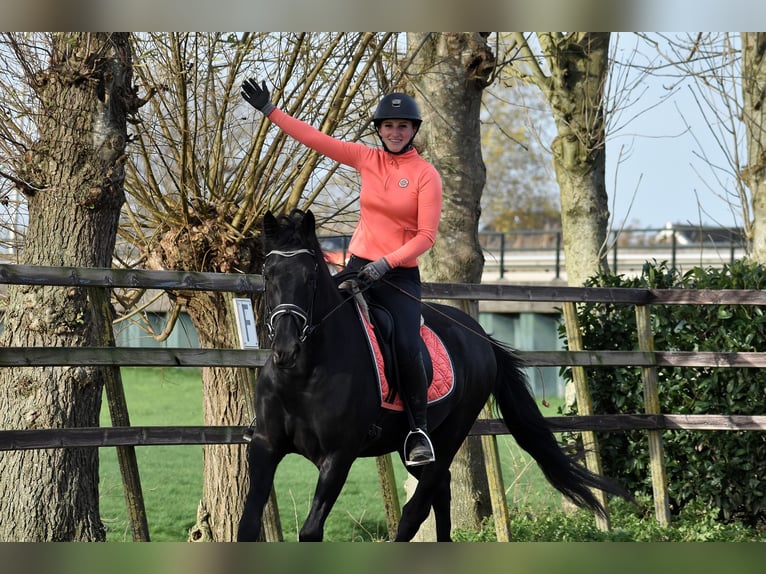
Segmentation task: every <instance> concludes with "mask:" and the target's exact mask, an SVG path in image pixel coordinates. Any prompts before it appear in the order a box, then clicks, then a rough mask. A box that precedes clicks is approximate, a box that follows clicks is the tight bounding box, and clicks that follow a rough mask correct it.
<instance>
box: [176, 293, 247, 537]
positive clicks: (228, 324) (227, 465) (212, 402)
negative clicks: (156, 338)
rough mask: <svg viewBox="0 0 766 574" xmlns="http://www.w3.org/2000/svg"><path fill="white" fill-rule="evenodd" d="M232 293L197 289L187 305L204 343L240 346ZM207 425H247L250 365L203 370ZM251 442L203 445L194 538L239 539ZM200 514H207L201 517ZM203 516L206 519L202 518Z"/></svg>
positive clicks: (204, 415)
mask: <svg viewBox="0 0 766 574" xmlns="http://www.w3.org/2000/svg"><path fill="white" fill-rule="evenodd" d="M232 297H233V295H232V294H230V293H193V294H191V296H190V298H189V299H188V301H187V303H186V306H187V310H188V312H189V317H190V318H191V319H192V322H193V324H194V326H195V328H196V330H197V333H198V336H199V341H200V346H201V347H202V348H238V347H239V343H238V342H237V340H236V339H237V336H236V327H235V323H234V321H235V317H234V311H233V306H232ZM202 388H203V404H202V412H203V417H204V424H205V425H210V426H218V425H247V424H249V423H250V421H251V419H252V414H251V413H252V408H253V393H252V386H251V379H250V376H249V375H248V373H247V371H246V370H245V369H226V368H213V367H206V368H203V369H202ZM246 454H247V448H246V445H208V446H205V447H204V448H203V458H202V460H203V463H202V466H203V471H202V473H203V483H202V501H201V502H200V511H198V523H197V524H196V525H195V526H194V527H193V528H192V531H191V532H190V539H191V540H193V541H205V540H207V539H208V538H207V535H202V534H201V533H208V534H209V536H210V537H212V541H214V542H231V541H233V540H236V534H237V525H238V522H239V517H240V515H241V514H242V507H243V505H244V500H245V495H246V494H247V489H248V487H249V484H250V481H249V476H248V472H247V458H246ZM200 516H202V517H203V518H202V519H201V518H200ZM200 521H202V523H201V522H200Z"/></svg>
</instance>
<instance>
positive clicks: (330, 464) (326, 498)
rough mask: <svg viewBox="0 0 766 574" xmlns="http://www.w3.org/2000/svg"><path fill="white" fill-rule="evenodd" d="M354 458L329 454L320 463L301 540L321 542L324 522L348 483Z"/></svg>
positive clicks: (301, 532)
mask: <svg viewBox="0 0 766 574" xmlns="http://www.w3.org/2000/svg"><path fill="white" fill-rule="evenodd" d="M353 462H354V458H349V457H348V456H347V455H344V454H334V455H328V456H327V457H325V458H324V460H323V461H322V462H321V463H320V465H319V478H318V479H317V486H316V490H315V492H314V500H313V502H312V504H311V511H310V512H309V515H308V517H307V518H306V521H305V522H304V523H303V527H302V528H301V531H300V533H299V540H300V541H301V542H321V541H322V538H323V536H324V523H325V521H326V520H327V516H328V515H329V514H330V511H331V510H332V507H333V506H334V505H335V501H336V500H338V495H339V494H340V491H341V490H342V489H343V485H344V484H345V483H346V479H347V478H348V473H349V471H350V470H351V464H352V463H353Z"/></svg>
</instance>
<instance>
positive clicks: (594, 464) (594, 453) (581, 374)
mask: <svg viewBox="0 0 766 574" xmlns="http://www.w3.org/2000/svg"><path fill="white" fill-rule="evenodd" d="M562 310H563V315H564V324H565V326H566V333H567V341H568V342H569V350H570V351H582V350H583V342H582V334H581V333H580V324H579V322H578V321H577V312H576V310H575V304H574V303H572V302H571V301H567V302H565V303H563V304H562ZM572 381H573V382H574V387H575V400H576V401H577V412H578V414H580V415H591V414H593V403H592V402H591V398H590V390H589V389H588V378H587V376H586V375H585V368H584V367H578V366H574V367H572ZM580 435H581V436H582V444H583V449H584V451H585V466H586V467H587V468H588V470H590V471H591V472H593V473H595V474H598V475H601V474H603V470H602V465H601V455H600V454H599V449H598V441H597V440H596V433H595V432H593V431H582V432H581V433H580ZM593 494H594V495H595V496H596V498H597V499H598V501H599V502H600V503H601V504H602V506H603V507H604V509H605V510H606V517H602V516H599V515H598V514H596V526H598V528H599V529H600V530H604V531H606V530H609V529H610V528H611V526H610V518H609V507H608V506H607V504H608V502H607V498H606V493H604V492H603V491H602V490H598V489H594V490H593Z"/></svg>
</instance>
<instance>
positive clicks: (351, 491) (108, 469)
mask: <svg viewBox="0 0 766 574" xmlns="http://www.w3.org/2000/svg"><path fill="white" fill-rule="evenodd" d="M122 377H123V382H124V386H125V395H126V398H127V402H128V409H129V411H130V420H131V424H133V425H136V426H143V425H147V426H149V425H168V426H171V425H199V424H202V390H201V383H200V373H199V370H198V369H190V368H164V369H161V368H125V369H123V370H122ZM544 412H545V413H549V414H555V413H556V406H555V404H554V405H553V406H551V407H549V408H547V409H544ZM245 422H247V421H245ZM102 424H103V425H109V424H110V423H109V417H108V413H107V412H106V404H105V405H104V412H103V413H102ZM498 446H499V450H500V457H501V461H502V464H503V476H504V477H505V483H506V489H507V498H508V504H509V505H510V506H511V507H528V506H529V507H534V508H539V509H553V508H558V507H559V506H560V504H561V497H560V496H559V495H558V494H557V493H556V492H555V491H554V490H553V488H552V487H550V486H549V485H548V483H547V482H545V480H544V478H543V477H542V474H541V473H540V471H539V469H538V468H537V465H536V464H534V463H533V462H530V457H529V456H527V455H526V453H524V452H522V451H520V450H519V449H518V448H517V447H516V445H515V442H514V441H513V440H512V439H510V438H509V437H498ZM100 454H101V483H100V490H101V501H100V503H101V515H102V519H103V521H104V524H105V525H106V526H107V529H108V540H110V541H129V540H131V533H130V529H129V526H128V521H127V513H126V510H125V502H124V495H123V491H122V483H121V479H120V474H119V469H118V466H117V456H116V453H115V449H112V448H103V449H101V451H100ZM136 456H137V459H138V466H139V470H140V473H141V482H142V487H143V493H144V500H145V504H146V513H147V519H148V522H149V531H150V535H151V538H152V540H154V541H182V540H186V536H187V533H188V530H189V528H190V527H191V526H192V525H193V524H194V521H195V516H196V511H197V504H198V503H199V500H200V497H201V492H202V474H201V473H202V447H201V446H151V447H149V446H147V447H137V448H136ZM394 465H395V469H396V476H397V482H398V484H399V485H400V486H401V487H400V493H399V496H400V501H401V502H404V499H405V498H404V486H403V485H404V480H405V478H406V471H405V470H404V467H403V466H402V465H401V463H400V462H399V461H398V459H396V460H395V461H394ZM316 476H317V471H316V469H315V468H314V466H313V465H312V464H311V463H309V462H308V461H306V460H304V459H303V458H301V457H299V456H296V455H291V456H288V457H287V458H286V459H285V461H284V462H283V463H282V464H281V465H280V467H279V469H278V471H277V476H276V482H275V485H276V491H277V498H278V504H279V510H280V516H281V520H282V528H283V531H284V535H285V539H286V540H296V539H297V532H298V530H299V528H300V525H301V524H302V522H303V519H304V518H305V516H306V514H307V512H308V508H309V506H310V504H311V496H312V494H313V488H314V482H315V480H316ZM385 535H386V523H385V514H384V509H383V504H382V502H381V497H380V494H379V483H378V476H377V471H376V468H375V461H374V459H359V460H358V461H357V462H356V463H355V464H354V466H353V468H352V470H351V474H350V476H349V479H348V481H347V483H346V485H345V487H344V489H343V492H342V493H341V495H340V498H339V500H338V502H337V504H336V506H335V508H334V509H333V512H332V513H331V514H330V517H329V518H328V521H327V525H326V530H325V539H326V540H328V541H349V540H380V539H383V538H384V537H385Z"/></svg>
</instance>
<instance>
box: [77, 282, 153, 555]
mask: <svg viewBox="0 0 766 574" xmlns="http://www.w3.org/2000/svg"><path fill="white" fill-rule="evenodd" d="M90 298H91V301H92V305H93V307H94V315H95V316H97V317H99V316H100V317H109V318H110V319H109V320H108V321H104V322H103V327H102V330H103V332H102V333H101V334H100V338H101V340H102V341H103V343H104V345H106V346H111V347H113V346H114V345H115V339H114V331H113V329H112V322H111V317H112V311H111V309H112V307H111V304H110V302H109V297H107V295H106V293H105V290H104V289H98V288H93V289H90ZM104 390H105V392H106V402H107V405H108V407H109V416H110V418H111V421H112V426H116V427H117V426H128V427H129V426H130V416H129V414H128V402H127V400H126V399H125V388H124V387H123V386H122V375H121V373H120V368H119V367H105V368H104ZM115 449H116V451H117V462H118V465H119V467H120V475H121V476H122V484H123V490H124V491H125V505H126V507H127V512H128V519H129V520H130V529H131V532H132V535H133V541H134V542H149V524H148V522H147V520H146V506H145V505H144V493H143V490H142V489H141V477H140V475H139V472H138V460H137V459H136V449H135V447H132V446H118V447H115Z"/></svg>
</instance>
